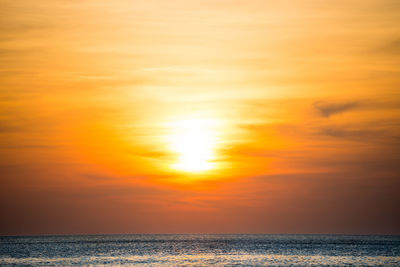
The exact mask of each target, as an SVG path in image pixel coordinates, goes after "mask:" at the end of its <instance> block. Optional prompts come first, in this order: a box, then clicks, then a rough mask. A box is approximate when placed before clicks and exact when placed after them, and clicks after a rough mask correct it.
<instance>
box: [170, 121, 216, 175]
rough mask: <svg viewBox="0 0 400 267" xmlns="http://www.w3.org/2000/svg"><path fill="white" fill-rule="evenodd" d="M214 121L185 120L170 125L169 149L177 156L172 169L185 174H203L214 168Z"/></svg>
mask: <svg viewBox="0 0 400 267" xmlns="http://www.w3.org/2000/svg"><path fill="white" fill-rule="evenodd" d="M216 126H217V125H216V121H214V120H208V119H187V120H180V121H177V122H174V123H172V125H171V127H172V128H173V134H172V135H171V136H170V144H171V149H172V150H173V151H174V152H175V153H177V154H178V159H177V162H176V163H175V164H173V166H172V167H173V168H174V169H177V170H181V171H187V172H203V171H207V170H210V169H213V168H214V167H215V163H214V162H212V161H213V160H214V159H215V147H216V144H217V133H216V129H215V128H216Z"/></svg>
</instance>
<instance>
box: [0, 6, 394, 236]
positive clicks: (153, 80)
mask: <svg viewBox="0 0 400 267" xmlns="http://www.w3.org/2000/svg"><path fill="white" fill-rule="evenodd" d="M399 206H400V1H396V0H337V1H322V0H320V1H308V0H304V1H289V0H288V1H277V0H270V1H268V0H263V1H261V0H246V1H244V0H237V1H227V0H221V1H202V0H196V1H194V0H185V1H184V0H169V1H161V0H160V1H155V0H146V1H122V0H118V1H106V0H100V1H77V0H60V1H54V0H30V1H15V0H0V214H1V220H0V234H1V235H21V234H79V233H88V234H95V233H354V234H364V233H365V234H369V233H382V234H391V233H395V234H400V212H399Z"/></svg>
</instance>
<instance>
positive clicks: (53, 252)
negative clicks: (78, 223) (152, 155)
mask: <svg viewBox="0 0 400 267" xmlns="http://www.w3.org/2000/svg"><path fill="white" fill-rule="evenodd" d="M0 265H2V266H7V265H8V266H11V265H29V266H32V265H40V266H43V265H51V266H55V265H69V266H70V265H107V266H110V265H118V266H120V265H139V266H243V265H244V266H264V265H267V266H400V236H344V235H82V236H78V235H76V236H72V235H71V236H24V237H0Z"/></svg>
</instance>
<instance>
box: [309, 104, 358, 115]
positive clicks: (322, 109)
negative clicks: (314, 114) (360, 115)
mask: <svg viewBox="0 0 400 267" xmlns="http://www.w3.org/2000/svg"><path fill="white" fill-rule="evenodd" d="M359 106H360V103H359V102H356V101H352V102H343V103H325V102H320V101H318V102H315V103H314V107H315V108H316V109H317V110H318V112H319V113H320V114H321V115H322V116H323V117H326V118H329V117H330V116H332V115H335V114H339V113H343V112H346V111H349V110H352V109H355V108H357V107H359Z"/></svg>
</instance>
